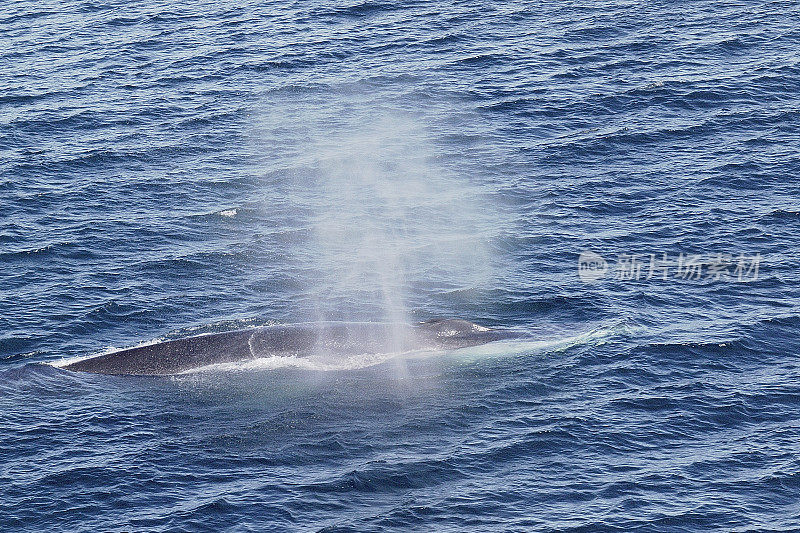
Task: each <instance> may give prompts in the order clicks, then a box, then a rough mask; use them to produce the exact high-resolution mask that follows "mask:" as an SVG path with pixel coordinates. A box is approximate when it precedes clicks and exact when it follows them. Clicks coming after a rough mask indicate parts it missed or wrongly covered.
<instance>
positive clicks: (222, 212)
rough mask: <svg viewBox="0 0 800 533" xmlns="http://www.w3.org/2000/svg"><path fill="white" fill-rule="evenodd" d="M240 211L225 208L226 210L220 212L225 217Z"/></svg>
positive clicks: (233, 215) (232, 215)
mask: <svg viewBox="0 0 800 533" xmlns="http://www.w3.org/2000/svg"><path fill="white" fill-rule="evenodd" d="M237 213H238V211H237V210H236V209H225V210H224V211H220V212H219V213H218V214H219V215H221V216H223V217H229V218H230V217H235V216H236V214H237Z"/></svg>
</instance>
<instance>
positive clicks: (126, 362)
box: [64, 318, 509, 375]
mask: <svg viewBox="0 0 800 533" xmlns="http://www.w3.org/2000/svg"><path fill="white" fill-rule="evenodd" d="M508 337H509V334H508V332H503V331H501V330H492V329H489V328H485V327H483V326H479V325H478V324H475V323H473V322H469V321H467V320H461V319H454V318H447V319H433V320H428V321H426V322H421V323H419V324H417V325H414V326H412V325H409V324H399V325H398V324H385V323H343V322H339V323H336V322H333V323H320V324H296V325H288V326H265V327H259V328H250V329H244V330H236V331H228V332H223V333H210V334H205V335H197V336H194V337H185V338H182V339H176V340H170V341H165V342H160V343H155V344H149V345H145V346H138V347H135V348H128V349H124V350H119V351H116V352H112V353H108V354H103V355H99V356H96V357H92V358H89V359H84V360H81V361H77V362H75V363H71V364H69V365H67V366H65V367H64V368H65V369H67V370H71V371H81V372H92V373H97V374H117V375H170V374H177V373H180V372H185V371H187V370H192V369H194V368H199V367H203V366H208V365H213V364H219V363H230V362H236V361H242V360H247V359H254V358H259V357H269V356H273V355H278V356H284V357H286V356H292V357H309V356H315V355H316V356H320V355H325V356H337V355H353V354H368V353H396V352H397V353H401V352H406V351H411V350H452V349H457V348H464V347H468V346H476V345H480V344H485V343H487V342H492V341H494V340H500V339H503V338H508Z"/></svg>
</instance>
